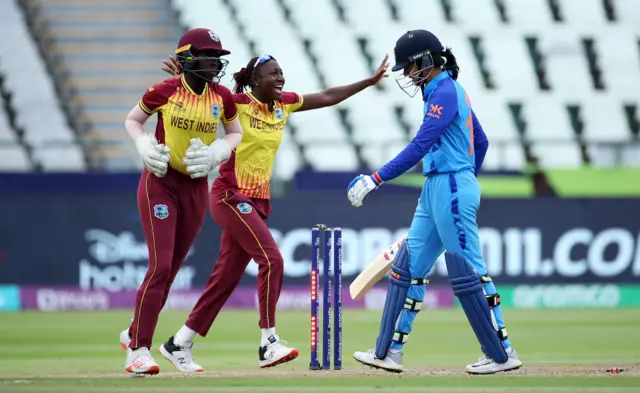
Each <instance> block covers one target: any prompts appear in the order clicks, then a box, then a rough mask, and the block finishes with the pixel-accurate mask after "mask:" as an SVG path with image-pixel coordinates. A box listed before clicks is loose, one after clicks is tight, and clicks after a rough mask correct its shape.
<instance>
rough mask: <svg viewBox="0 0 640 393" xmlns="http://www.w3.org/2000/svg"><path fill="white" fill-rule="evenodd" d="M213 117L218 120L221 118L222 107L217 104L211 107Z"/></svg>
mask: <svg viewBox="0 0 640 393" xmlns="http://www.w3.org/2000/svg"><path fill="white" fill-rule="evenodd" d="M211 115H212V116H213V117H214V118H215V119H216V120H218V118H219V117H220V105H218V104H215V105H211Z"/></svg>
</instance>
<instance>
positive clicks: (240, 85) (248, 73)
mask: <svg viewBox="0 0 640 393" xmlns="http://www.w3.org/2000/svg"><path fill="white" fill-rule="evenodd" d="M270 57H271V56H270ZM258 59H259V56H256V57H252V58H251V60H249V63H248V64H247V66H246V67H242V68H241V69H240V71H238V72H236V73H234V74H233V80H234V82H235V86H234V87H233V92H234V93H235V94H242V93H244V92H245V90H248V89H250V88H252V81H253V75H254V74H255V72H256V68H258V67H260V66H261V65H262V64H264V63H266V61H265V62H264V63H257V61H258ZM269 60H275V58H273V57H271V58H270V59H269ZM269 60H267V61H269Z"/></svg>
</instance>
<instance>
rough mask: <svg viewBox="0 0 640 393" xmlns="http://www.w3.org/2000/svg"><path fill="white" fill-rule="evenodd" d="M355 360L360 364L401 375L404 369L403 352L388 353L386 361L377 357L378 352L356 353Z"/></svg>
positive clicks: (371, 350) (372, 350)
mask: <svg viewBox="0 0 640 393" xmlns="http://www.w3.org/2000/svg"><path fill="white" fill-rule="evenodd" d="M353 358H354V359H355V360H357V361H358V362H360V363H362V364H365V365H367V366H370V367H374V368H380V369H382V370H385V371H389V372H392V373H400V372H402V370H403V367H402V352H395V353H391V352H387V356H385V358H384V359H378V358H377V357H376V350H375V348H374V349H370V350H368V351H367V352H355V353H354V354H353Z"/></svg>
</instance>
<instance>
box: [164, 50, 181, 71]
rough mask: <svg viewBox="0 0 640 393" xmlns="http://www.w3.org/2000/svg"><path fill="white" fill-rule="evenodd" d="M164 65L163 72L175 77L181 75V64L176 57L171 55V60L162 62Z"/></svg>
mask: <svg viewBox="0 0 640 393" xmlns="http://www.w3.org/2000/svg"><path fill="white" fill-rule="evenodd" d="M162 64H164V67H162V71H164V72H166V73H168V74H171V75H173V76H178V75H180V72H181V71H182V70H181V69H180V63H178V60H176V59H175V57H173V56H171V55H169V60H162Z"/></svg>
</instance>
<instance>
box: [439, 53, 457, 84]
mask: <svg viewBox="0 0 640 393" xmlns="http://www.w3.org/2000/svg"><path fill="white" fill-rule="evenodd" d="M438 56H439V57H440V62H441V63H442V64H441V65H440V66H441V67H442V69H443V70H446V71H450V73H451V78H453V80H456V79H458V74H459V73H460V67H458V62H457V60H456V57H455V56H454V55H453V52H452V51H451V48H447V49H445V50H444V52H442V53H440V54H439V55H438Z"/></svg>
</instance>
